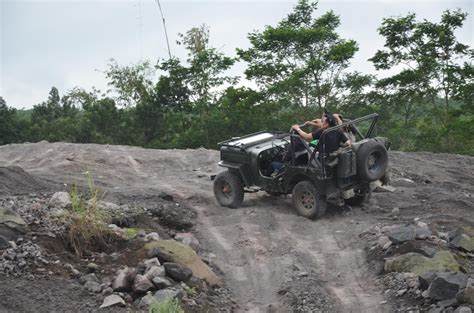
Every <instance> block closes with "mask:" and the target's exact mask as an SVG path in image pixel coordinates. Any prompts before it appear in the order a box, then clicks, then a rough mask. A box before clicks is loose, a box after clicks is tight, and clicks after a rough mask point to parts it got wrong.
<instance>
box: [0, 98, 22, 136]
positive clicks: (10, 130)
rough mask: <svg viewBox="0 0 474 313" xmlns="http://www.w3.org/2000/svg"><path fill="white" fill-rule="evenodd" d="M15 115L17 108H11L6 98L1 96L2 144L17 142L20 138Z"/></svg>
mask: <svg viewBox="0 0 474 313" xmlns="http://www.w3.org/2000/svg"><path fill="white" fill-rule="evenodd" d="M15 115H16V110H15V109H13V108H9V107H8V106H7V102H6V101H5V99H3V97H1V96H0V145H5V144H8V143H12V142H16V141H17V140H18V139H19V138H18V136H17V129H16V128H17V127H16V123H15V121H16V119H15Z"/></svg>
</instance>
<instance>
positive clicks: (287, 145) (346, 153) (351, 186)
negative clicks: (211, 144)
mask: <svg viewBox="0 0 474 313" xmlns="http://www.w3.org/2000/svg"><path fill="white" fill-rule="evenodd" d="M377 119H378V114H376V113H374V114H370V115H367V116H364V117H361V118H358V119H354V120H351V121H348V120H344V122H343V123H342V124H341V125H337V126H334V127H331V128H328V129H326V130H324V132H323V133H322V134H321V139H322V138H323V137H324V136H325V135H326V134H327V133H329V132H332V131H342V130H343V129H344V127H349V126H351V127H352V129H355V131H356V134H357V136H356V137H357V139H356V141H355V142H353V143H352V144H351V146H350V147H341V148H340V149H338V150H337V151H336V152H334V153H331V154H330V155H326V153H325V152H324V146H323V147H322V153H321V155H319V153H318V147H317V146H314V145H312V144H308V143H307V142H306V141H305V140H303V139H302V138H301V137H300V136H299V135H298V134H296V133H295V132H294V131H292V130H290V132H288V133H285V132H276V131H261V132H257V133H253V134H249V135H246V136H243V137H237V138H232V139H229V140H226V141H223V142H220V143H219V144H218V146H219V148H220V162H219V166H222V167H224V168H226V169H227V170H226V171H224V172H221V173H219V174H218V175H216V176H213V177H211V178H212V179H213V180H214V186H213V189H214V196H215V197H216V200H217V201H218V202H219V204H220V205H222V206H225V207H229V208H237V207H239V206H240V205H241V204H242V201H243V199H244V192H256V191H259V190H263V191H266V192H267V193H268V194H270V195H280V194H291V195H292V201H293V206H294V207H295V209H296V211H297V212H298V214H300V215H302V216H305V217H307V218H310V219H314V218H320V217H321V216H323V215H324V213H325V212H326V207H327V203H328V202H331V203H333V204H336V205H338V206H342V205H344V204H350V205H360V204H362V203H363V202H365V201H366V200H367V198H368V196H369V194H370V192H371V186H373V185H374V184H372V182H375V181H377V180H379V179H381V178H382V177H383V176H384V175H385V172H386V170H387V165H388V153H387V149H388V148H389V145H390V144H389V142H388V140H387V138H383V137H375V138H371V136H372V134H373V132H374V129H375V124H376V122H377ZM362 122H364V123H362ZM359 124H366V132H365V135H364V134H362V132H361V130H360V129H361V128H359V127H358V125H359ZM367 125H368V126H367ZM303 126H304V125H301V127H303ZM346 129H347V128H346ZM318 144H321V140H320V141H319V143H318ZM276 160H277V161H281V162H283V161H284V167H283V168H282V169H280V170H277V171H274V172H272V173H270V172H269V168H271V167H270V166H271V163H272V162H273V161H276Z"/></svg>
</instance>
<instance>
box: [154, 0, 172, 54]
mask: <svg viewBox="0 0 474 313" xmlns="http://www.w3.org/2000/svg"><path fill="white" fill-rule="evenodd" d="M155 1H156V3H158V7H159V8H160V13H161V19H162V20H163V28H164V29H165V37H166V45H167V46H168V54H169V56H170V59H171V50H170V42H169V40H168V32H167V31H166V22H165V17H164V16H163V10H161V4H160V0H155Z"/></svg>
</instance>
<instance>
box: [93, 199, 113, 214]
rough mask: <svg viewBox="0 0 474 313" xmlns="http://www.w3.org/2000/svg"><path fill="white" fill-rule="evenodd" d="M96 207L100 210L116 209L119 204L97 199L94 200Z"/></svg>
mask: <svg viewBox="0 0 474 313" xmlns="http://www.w3.org/2000/svg"><path fill="white" fill-rule="evenodd" d="M88 204H89V205H91V201H90V200H89V203H88ZM96 207H97V208H99V209H102V210H107V211H112V212H113V211H118V210H119V209H120V206H119V205H117V204H115V203H112V202H106V201H102V200H101V201H97V202H96Z"/></svg>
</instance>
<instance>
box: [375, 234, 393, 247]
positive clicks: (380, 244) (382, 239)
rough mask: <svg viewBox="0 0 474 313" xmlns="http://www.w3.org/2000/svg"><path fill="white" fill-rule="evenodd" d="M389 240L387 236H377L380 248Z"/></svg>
mask: <svg viewBox="0 0 474 313" xmlns="http://www.w3.org/2000/svg"><path fill="white" fill-rule="evenodd" d="M389 241H390V239H389V238H388V237H387V236H385V235H382V236H380V237H379V239H378V241H377V243H378V245H379V246H380V247H381V248H383V247H384V246H385V245H386V244H387V243H388V242H389Z"/></svg>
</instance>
